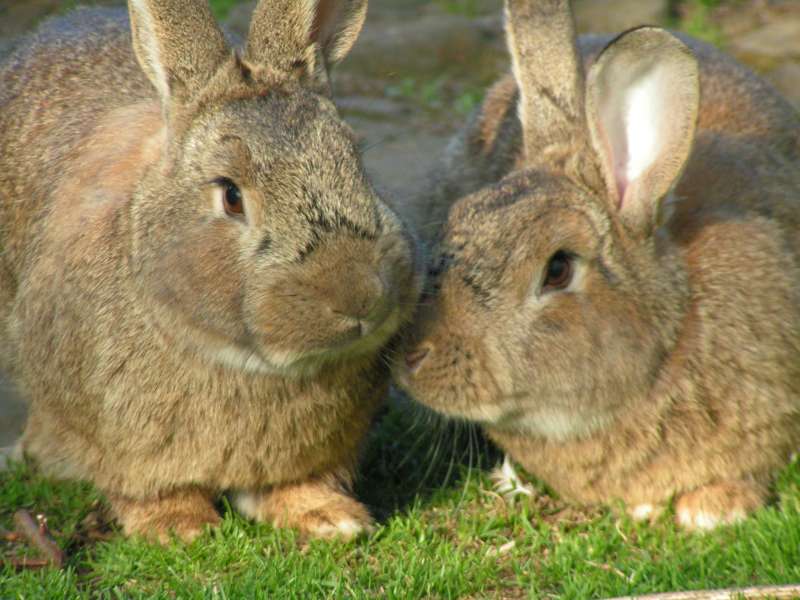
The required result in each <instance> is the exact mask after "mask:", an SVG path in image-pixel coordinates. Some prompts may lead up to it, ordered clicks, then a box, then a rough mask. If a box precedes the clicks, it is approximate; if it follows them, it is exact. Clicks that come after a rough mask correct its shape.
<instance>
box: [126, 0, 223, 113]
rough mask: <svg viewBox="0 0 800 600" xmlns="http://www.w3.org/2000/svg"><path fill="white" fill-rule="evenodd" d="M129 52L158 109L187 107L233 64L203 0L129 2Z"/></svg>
mask: <svg viewBox="0 0 800 600" xmlns="http://www.w3.org/2000/svg"><path fill="white" fill-rule="evenodd" d="M128 10H129V13H130V18H131V30H132V34H133V49H134V51H135V53H136V58H137V59H138V61H139V64H140V65H141V67H142V69H143V70H144V72H145V74H147V76H148V77H149V79H150V81H152V82H153V85H154V86H155V87H156V89H157V90H158V93H159V95H160V96H161V100H162V103H163V104H164V106H165V107H167V108H169V107H170V105H173V104H176V103H177V104H185V103H188V102H190V101H191V100H192V98H193V97H195V96H196V95H197V94H198V93H199V92H200V91H201V90H202V89H203V88H204V87H205V86H206V85H207V84H208V82H209V81H210V80H211V78H212V77H213V76H214V74H215V73H216V72H217V70H218V69H219V67H220V66H221V65H222V64H223V63H224V62H225V61H226V60H230V59H231V58H232V56H233V55H232V52H231V50H230V49H229V48H228V45H227V43H226V42H225V37H224V36H223V34H222V32H221V31H220V29H219V27H218V26H217V23H216V21H215V19H214V16H213V15H212V14H211V9H210V8H209V6H208V2H206V1H205V0H128Z"/></svg>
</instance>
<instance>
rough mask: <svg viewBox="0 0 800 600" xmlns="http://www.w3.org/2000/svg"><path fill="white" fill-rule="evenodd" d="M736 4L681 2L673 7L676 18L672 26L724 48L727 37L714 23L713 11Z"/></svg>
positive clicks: (699, 0)
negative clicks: (722, 6) (723, 5)
mask: <svg viewBox="0 0 800 600" xmlns="http://www.w3.org/2000/svg"><path fill="white" fill-rule="evenodd" d="M734 3H735V2H734V0H680V1H678V2H676V3H675V5H674V7H673V13H674V15H675V18H674V19H673V20H672V23H670V26H672V27H675V28H677V29H680V30H681V31H684V32H685V33H688V34H689V35H691V36H693V37H696V38H698V39H700V40H703V41H706V42H708V43H710V44H714V45H715V46H717V47H719V48H724V46H725V42H726V40H725V35H724V34H723V32H722V29H720V27H719V25H718V24H717V23H716V22H715V21H714V18H713V10H714V9H715V8H716V7H718V6H720V5H721V4H734Z"/></svg>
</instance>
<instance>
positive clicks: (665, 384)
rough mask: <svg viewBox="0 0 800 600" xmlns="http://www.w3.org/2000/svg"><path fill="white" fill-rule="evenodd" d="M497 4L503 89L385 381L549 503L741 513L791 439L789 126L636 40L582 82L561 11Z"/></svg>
mask: <svg viewBox="0 0 800 600" xmlns="http://www.w3.org/2000/svg"><path fill="white" fill-rule="evenodd" d="M506 10H507V30H508V31H507V33H508V39H509V48H510V50H511V54H512V62H513V67H514V69H513V71H514V79H515V81H516V86H515V87H517V88H518V89H519V93H517V92H516V90H515V89H514V88H513V87H511V86H509V84H508V83H503V84H500V86H501V87H498V88H495V90H494V92H493V93H492V94H490V96H489V98H488V99H487V101H486V104H485V105H484V109H483V111H482V112H481V114H480V115H479V117H478V118H477V119H476V121H474V122H473V124H472V125H471V127H470V128H468V130H467V133H466V134H465V135H464V136H462V138H461V139H462V140H467V143H466V144H462V145H461V152H462V154H461V157H462V158H463V157H465V156H466V157H469V158H471V159H473V160H472V161H471V162H467V161H465V162H464V163H463V164H460V163H456V165H457V167H458V168H456V169H455V173H454V174H452V175H447V176H446V179H447V181H450V182H452V185H451V184H448V185H451V187H457V184H455V182H456V181H459V180H460V181H461V182H462V183H461V184H460V185H473V186H476V188H480V186H481V185H483V186H484V187H482V189H477V191H475V192H474V193H472V194H470V195H466V196H465V197H463V198H461V199H460V200H458V201H456V203H455V204H454V205H453V207H452V209H450V214H449V220H448V221H447V225H446V226H445V228H444V231H443V232H442V236H441V242H440V245H439V255H438V256H439V262H438V263H437V267H438V268H439V269H440V273H439V274H438V280H437V281H436V285H435V286H434V288H435V289H438V290H439V292H438V294H437V295H436V297H435V298H434V299H432V300H431V301H430V303H429V304H430V305H431V308H430V310H429V311H428V312H427V314H426V315H424V317H423V319H422V320H421V321H420V327H419V332H418V338H417V346H416V348H415V349H414V351H412V352H411V353H409V354H408V356H407V358H406V361H405V364H402V365H400V366H399V367H398V370H397V378H398V380H399V381H400V382H401V383H403V384H404V385H405V386H406V387H407V388H408V389H409V390H410V391H411V393H412V394H413V395H414V396H415V397H416V398H417V399H418V400H420V401H421V402H423V403H425V404H427V405H429V406H431V407H432V408H434V409H436V410H439V411H441V412H443V413H445V414H448V415H452V416H457V417H461V418H467V419H471V420H474V421H477V422H479V423H482V424H483V425H484V426H485V428H486V430H487V432H488V433H489V435H490V436H491V437H492V438H493V439H494V440H496V441H497V442H498V443H499V444H500V446H502V447H503V448H504V449H505V450H507V452H508V453H509V454H510V455H511V457H512V458H514V459H516V460H517V461H518V462H520V463H522V465H523V466H525V467H526V468H527V469H528V470H530V471H531V472H532V473H534V474H536V475H538V476H539V477H541V478H542V479H543V480H544V481H545V482H546V483H548V484H549V485H550V486H551V487H553V488H554V489H555V491H556V492H558V493H560V494H562V495H563V496H564V497H565V498H567V499H569V500H572V501H574V502H579V503H603V502H610V501H614V500H622V501H624V502H625V503H626V504H627V505H628V507H629V510H630V511H631V513H632V514H633V515H634V516H636V517H640V518H648V517H652V516H654V515H655V514H657V513H658V512H659V511H660V509H661V507H663V505H664V504H665V503H666V502H667V501H668V500H669V499H670V498H673V497H674V498H675V502H676V504H675V508H676V517H677V519H678V521H679V522H680V523H681V524H683V525H684V526H686V527H689V528H709V527H713V526H715V525H717V524H719V523H725V522H731V521H734V520H737V519H740V518H743V517H744V516H745V515H746V514H748V513H749V512H750V511H752V510H754V509H755V508H757V507H759V506H761V505H762V503H763V502H764V500H765V498H766V496H767V493H768V487H769V484H770V481H771V476H772V474H773V473H774V471H775V469H777V468H779V467H780V466H781V465H784V464H785V463H786V462H787V461H788V460H789V456H790V454H791V453H792V452H793V451H795V450H796V449H797V447H798V444H799V443H800V151H798V149H800V116H798V114H797V113H796V112H795V111H794V110H793V109H792V108H791V107H790V106H789V105H788V103H786V102H785V101H783V100H782V99H781V98H780V97H779V96H778V95H777V94H776V93H775V92H774V91H772V90H771V89H770V88H769V86H767V85H766V84H764V83H763V82H760V81H759V80H758V79H757V78H756V77H755V76H754V75H752V74H750V73H748V72H747V71H746V70H745V69H743V68H742V67H738V66H736V65H735V64H734V63H733V62H732V61H730V60H726V59H723V58H721V57H719V58H714V57H713V56H711V59H710V60H709V53H708V52H707V51H706V50H704V49H702V48H701V51H700V54H699V55H700V58H701V61H700V65H698V61H697V58H696V56H695V55H694V54H693V53H692V51H691V50H690V49H689V48H688V47H687V46H686V45H685V44H684V43H682V42H681V41H680V40H679V39H677V38H676V37H674V36H673V35H671V34H669V33H668V32H665V31H663V30H660V29H655V28H641V29H637V30H634V31H631V32H629V33H627V34H624V35H622V36H620V37H619V38H618V39H616V40H614V41H613V42H612V43H611V44H610V45H608V46H607V47H606V48H605V49H604V50H603V51H602V53H600V54H599V56H598V57H597V58H596V60H594V59H592V60H591V61H590V63H593V64H591V67H590V69H589V71H588V77H585V76H584V70H583V65H582V60H581V57H580V51H579V48H578V45H577V41H576V37H575V31H574V25H573V20H572V16H571V13H570V8H569V3H568V2H567V0H533V1H530V0H507V1H506ZM503 107H505V109H506V110H508V112H504V110H500V109H502V108H503ZM517 110H518V113H517V112H516V111H517ZM517 115H518V117H517ZM481 149H482V150H483V153H481ZM465 172H467V173H471V174H472V178H471V179H470V178H468V177H465V176H464V173H465ZM492 177H493V178H494V179H492ZM482 178H483V179H484V181H483V182H481V181H480V180H481V179H482ZM498 180H499V181H498ZM493 181H497V182H496V183H493ZM445 210H446V209H445Z"/></svg>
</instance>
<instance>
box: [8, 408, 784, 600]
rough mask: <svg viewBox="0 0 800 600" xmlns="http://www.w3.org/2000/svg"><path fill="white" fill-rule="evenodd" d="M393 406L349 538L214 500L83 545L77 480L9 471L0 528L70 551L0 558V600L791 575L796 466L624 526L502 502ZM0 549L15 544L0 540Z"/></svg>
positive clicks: (87, 498)
mask: <svg viewBox="0 0 800 600" xmlns="http://www.w3.org/2000/svg"><path fill="white" fill-rule="evenodd" d="M405 413H406V411H405V410H401V409H398V408H394V409H393V410H392V411H390V413H389V414H388V415H387V416H386V417H385V418H384V420H383V422H382V424H381V425H380V427H379V428H378V429H377V430H376V432H375V433H374V434H373V436H372V439H371V440H370V447H369V449H368V453H367V457H366V461H365V464H364V477H363V479H362V481H361V483H360V485H359V490H358V491H359V494H360V496H361V497H362V498H363V499H364V500H365V501H367V502H368V503H369V504H370V506H371V507H372V508H373V511H374V513H375V514H376V515H377V516H378V517H379V519H380V520H381V524H380V526H379V528H378V530H377V532H376V533H375V534H374V535H372V536H371V537H369V538H365V539H361V540H358V541H356V542H350V543H341V542H311V543H305V542H303V541H301V540H299V539H297V537H296V536H295V535H294V533H293V532H291V531H279V530H275V529H273V528H272V527H269V526H266V525H256V524H253V523H249V522H246V521H244V520H243V519H241V518H240V517H238V516H237V515H235V514H234V513H232V512H231V511H230V510H229V509H228V508H227V507H226V506H224V505H223V511H224V514H225V518H224V521H223V523H222V526H221V527H220V528H219V529H218V530H216V531H213V532H209V533H207V534H206V535H204V536H203V537H201V538H200V539H199V540H197V541H195V542H194V543H192V544H191V545H181V544H178V543H175V544H173V545H172V546H170V547H166V548H162V547H156V546H151V545H148V544H146V543H144V542H141V541H135V540H134V541H131V540H125V539H123V538H122V537H121V536H120V535H119V534H118V533H114V532H112V535H111V539H109V540H108V541H100V542H88V541H87V539H86V535H85V531H84V527H83V526H82V525H81V522H82V521H83V519H84V517H86V515H87V514H89V513H90V512H91V511H93V510H95V509H96V508H97V503H98V501H99V500H98V496H97V494H96V493H95V492H94V491H93V489H92V488H91V486H89V485H87V484H83V483H55V482H52V481H48V480H46V479H44V478H42V477H40V476H39V475H37V474H36V473H34V472H33V471H32V470H31V469H30V468H28V467H25V466H19V465H18V466H15V467H14V468H13V469H12V470H11V471H9V472H7V473H4V474H1V475H0V526H3V527H5V528H6V529H10V528H11V527H12V523H11V520H12V515H13V512H14V511H15V510H17V509H19V508H27V509H29V510H31V511H33V512H43V513H45V514H46V515H47V516H48V519H49V523H50V526H51V529H52V530H53V532H54V534H55V535H56V537H57V539H58V541H59V543H60V544H61V545H62V547H64V548H65V549H66V550H67V555H68V557H69V559H68V564H67V567H66V568H65V569H63V570H61V571H56V570H51V569H45V570H39V571H22V572H16V571H14V570H12V569H11V568H10V567H5V568H4V570H0V597H2V598H33V597H36V598H39V597H48V598H71V597H87V598H88V597H104V598H105V597H107V598H151V597H156V598H162V597H165V598H166V597H179V598H270V597H282V598H283V597H286V598H318V597H319V598H323V597H329V598H342V597H352V598H412V597H446V598H458V597H503V598H507V597H512V598H516V597H531V598H549V597H564V598H587V597H603V596H614V595H624V594H632V593H645V592H656V591H668V590H677V589H700V588H713V587H723V586H733V585H740V586H745V585H754V584H767V583H775V584H778V583H791V582H797V581H800V464H797V463H794V464H792V465H790V466H788V467H787V468H786V469H785V470H784V472H783V473H782V474H781V476H780V477H779V479H778V482H777V485H776V495H777V496H778V497H780V502H776V503H774V504H773V505H771V506H769V507H767V508H765V509H762V510H760V511H759V512H758V513H757V514H756V515H754V516H753V517H751V518H750V519H748V520H747V521H745V522H744V523H742V524H740V525H737V526H733V527H725V528H722V529H720V530H718V531H716V532H714V533H711V534H707V535H693V534H687V533H684V532H682V531H680V530H677V529H676V528H675V527H674V526H673V525H672V523H671V521H670V519H669V515H667V516H666V517H664V518H663V519H662V521H660V522H659V523H657V524H655V525H652V526H649V525H641V524H635V523H632V522H631V521H630V520H629V519H628V518H627V517H621V516H619V514H618V511H614V510H606V509H603V510H599V509H598V510H591V511H580V510H577V509H573V508H570V507H567V506H565V505H563V504H562V503H561V502H559V501H558V500H557V499H554V498H552V497H550V496H547V495H545V494H544V493H542V495H541V496H540V497H538V498H537V499H535V500H530V499H526V500H524V501H520V502H518V503H517V504H516V505H509V504H507V503H506V502H505V501H504V500H502V499H501V498H499V497H498V496H497V495H496V494H494V492H493V491H492V488H491V484H490V482H489V481H488V479H487V477H486V471H485V469H479V468H475V469H472V470H470V469H467V468H466V466H465V465H464V462H465V460H466V459H467V457H468V456H467V455H468V454H469V450H468V449H469V448H470V447H471V448H472V449H473V451H474V452H473V456H472V459H473V461H475V459H476V458H477V457H478V456H481V457H483V459H484V461H483V462H484V466H485V465H486V464H487V463H492V462H493V461H495V460H497V458H498V456H497V454H496V453H494V452H492V451H491V449H488V447H487V446H486V444H485V443H477V444H476V443H472V444H466V443H465V440H466V439H470V440H472V441H476V440H477V438H476V437H474V436H473V437H470V436H467V435H465V433H464V432H462V433H461V434H460V435H455V434H454V433H453V432H452V431H447V432H445V434H443V435H436V434H435V433H433V432H432V430H431V428H429V427H428V426H426V425H425V424H418V425H417V426H416V427H413V425H414V421H413V419H412V418H411V417H409V416H407V415H406V414H405ZM479 447H480V448H481V451H480V454H476V453H477V449H478V448H479ZM456 450H457V451H456ZM454 454H455V457H454ZM448 473H449V475H450V476H449V477H448ZM448 480H449V481H448ZM511 542H513V547H511V546H512V545H511V544H510V543H511ZM500 549H502V550H500ZM0 551H1V552H2V554H3V556H5V557H9V556H12V555H14V554H18V553H20V552H25V551H27V549H26V548H25V546H24V545H22V544H19V543H16V544H11V543H2V542H0Z"/></svg>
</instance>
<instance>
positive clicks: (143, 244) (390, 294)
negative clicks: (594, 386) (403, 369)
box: [0, 0, 421, 539]
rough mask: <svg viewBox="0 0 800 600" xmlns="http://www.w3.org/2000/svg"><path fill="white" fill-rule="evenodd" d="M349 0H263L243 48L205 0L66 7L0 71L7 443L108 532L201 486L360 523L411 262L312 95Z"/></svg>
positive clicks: (152, 525) (159, 526)
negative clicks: (230, 202) (9, 394)
mask: <svg viewBox="0 0 800 600" xmlns="http://www.w3.org/2000/svg"><path fill="white" fill-rule="evenodd" d="M365 10H366V0H360V1H359V0H349V1H348V0H340V1H338V2H334V1H331V2H325V1H323V2H291V3H287V2H282V1H279V0H263V1H262V2H261V3H260V4H259V6H258V9H257V10H256V13H255V15H254V18H253V23H252V28H251V35H250V38H249V40H248V42H247V45H246V47H245V50H244V52H243V53H241V54H240V53H238V52H235V51H233V50H232V49H231V48H229V46H228V44H227V43H226V40H225V38H224V36H223V34H222V33H221V32H220V30H219V28H218V27H217V24H216V23H215V22H214V19H213V17H212V15H211V12H210V9H209V8H208V5H207V4H206V3H205V2H197V1H190V0H159V1H155V0H131V1H130V3H129V15H130V25H129V21H128V19H127V17H126V15H125V14H124V13H122V12H116V11H109V10H81V11H78V12H76V13H74V14H73V15H71V16H68V17H66V18H63V19H59V20H55V21H52V22H50V23H48V24H46V25H44V26H43V27H42V28H41V29H40V30H39V31H38V33H36V34H35V35H34V36H32V37H31V38H30V40H29V41H28V42H27V43H26V44H25V45H23V46H22V47H21V48H20V49H19V50H18V51H17V52H16V53H15V54H14V55H13V56H12V57H11V58H10V59H9V60H8V61H7V62H6V63H5V64H4V65H3V66H2V68H1V69H0V220H1V222H2V247H3V254H2V257H0V274H1V275H2V278H1V279H0V281H2V288H1V292H0V293H1V294H2V298H1V299H2V304H1V305H0V306H1V308H2V319H3V321H2V323H3V327H2V330H0V342H2V349H3V355H2V357H3V366H4V368H5V369H6V370H7V371H9V372H10V373H11V375H12V376H13V377H14V379H15V380H16V381H17V382H18V384H19V385H20V387H21V388H22V390H23V391H24V392H25V393H26V394H27V396H28V397H29V398H30V402H31V407H30V418H29V421H28V424H27V427H26V430H25V433H24V436H23V441H22V444H23V449H24V451H25V452H26V453H27V454H28V455H30V456H32V457H33V458H35V459H36V461H37V462H38V463H39V464H40V465H41V466H42V467H44V468H45V469H46V470H47V471H49V472H51V473H53V474H55V475H59V476H64V477H76V478H84V479H89V480H91V481H93V482H94V483H95V484H96V485H97V486H98V487H99V488H100V489H101V490H103V491H104V492H105V493H106V494H107V495H108V497H109V499H110V500H111V504H112V507H113V508H114V509H115V511H116V513H117V515H118V517H119V520H120V522H121V523H122V525H123V527H124V530H125V532H126V533H129V534H133V533H141V534H146V535H150V536H153V537H155V538H158V539H166V538H167V536H168V535H169V532H170V531H174V532H175V533H177V534H178V535H179V536H181V537H183V538H187V539H188V538H191V537H193V536H194V535H196V534H197V533H198V532H199V531H200V530H201V529H202V527H203V526H204V525H205V524H213V523H215V522H216V521H217V520H218V516H217V514H216V512H215V510H214V508H213V504H212V503H213V502H214V501H215V498H216V497H217V496H218V495H219V494H220V493H221V492H223V491H231V492H233V493H234V495H235V496H236V497H237V498H240V497H241V498H247V501H246V502H244V504H243V506H245V507H246V508H247V514H248V515H250V516H252V517H254V518H257V519H265V520H270V521H273V522H275V523H277V524H280V525H286V526H292V527H298V528H300V529H301V530H302V531H303V532H304V533H308V534H311V535H330V534H334V533H339V534H342V535H345V536H350V535H353V534H355V533H357V532H359V531H361V530H363V529H364V528H366V527H369V523H370V518H369V515H368V513H367V511H366V510H365V509H364V507H363V506H361V505H360V504H359V503H358V502H356V501H355V500H353V499H352V498H350V496H349V489H350V483H351V479H352V476H353V473H354V469H355V466H356V461H357V454H358V447H359V443H360V440H361V439H362V437H363V435H364V433H365V431H366V429H367V427H368V426H369V424H370V420H371V417H372V415H373V412H374V410H375V408H376V407H377V405H378V403H379V402H380V400H381V398H382V396H383V394H384V391H385V389H386V386H387V377H388V373H387V369H386V368H385V366H384V362H385V361H384V358H383V356H382V353H383V352H384V348H385V346H386V344H387V343H388V341H389V340H390V338H391V337H392V336H393V335H394V334H395V332H396V331H397V330H398V328H399V327H400V326H401V325H402V324H403V323H404V322H406V321H407V320H408V319H409V316H410V313H411V310H412V308H413V306H414V305H415V302H416V298H417V294H418V290H419V287H420V281H421V276H420V273H419V267H418V259H417V257H416V251H415V244H414V242H413V240H412V238H411V236H410V234H409V233H408V231H407V230H406V229H405V228H404V227H403V226H402V225H401V223H400V221H399V220H398V218H397V216H396V215H395V214H393V213H392V212H391V211H390V210H389V209H388V208H387V206H386V205H385V204H384V203H383V202H382V201H381V199H380V198H378V197H377V195H376V194H375V192H374V190H373V189H372V187H371V186H370V184H369V182H368V181H367V179H366V177H365V174H364V170H363V168H362V165H361V162H360V160H359V156H358V152H357V150H356V147H355V144H354V142H353V135H352V133H351V132H350V130H349V129H348V128H347V126H346V125H345V124H344V123H343V122H342V121H341V120H340V118H339V117H338V115H337V113H336V110H335V108H334V106H333V104H332V102H331V100H330V99H329V97H328V93H329V86H328V83H327V82H328V79H327V77H328V75H327V71H328V68H329V67H330V66H331V65H332V64H333V63H334V62H335V61H337V60H339V59H341V58H342V57H343V56H344V55H345V54H346V52H347V50H349V48H350V46H351V45H352V43H353V42H354V40H355V37H356V35H357V32H358V30H359V29H360V27H361V24H362V23H363V17H364V11H365ZM131 32H132V34H133V35H131ZM220 178H227V179H228V180H230V181H232V182H233V183H235V184H236V185H237V186H238V188H239V189H240V190H241V194H242V198H243V200H242V202H243V206H244V213H243V214H235V213H229V212H226V209H225V204H224V198H225V193H226V192H225V190H226V186H227V185H228V184H226V183H225V181H223V180H220ZM340 525H341V526H340Z"/></svg>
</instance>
